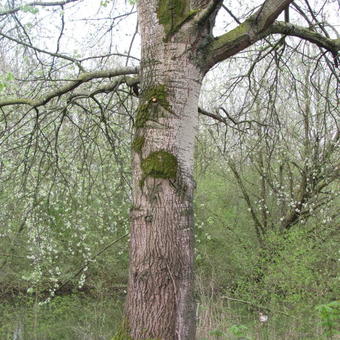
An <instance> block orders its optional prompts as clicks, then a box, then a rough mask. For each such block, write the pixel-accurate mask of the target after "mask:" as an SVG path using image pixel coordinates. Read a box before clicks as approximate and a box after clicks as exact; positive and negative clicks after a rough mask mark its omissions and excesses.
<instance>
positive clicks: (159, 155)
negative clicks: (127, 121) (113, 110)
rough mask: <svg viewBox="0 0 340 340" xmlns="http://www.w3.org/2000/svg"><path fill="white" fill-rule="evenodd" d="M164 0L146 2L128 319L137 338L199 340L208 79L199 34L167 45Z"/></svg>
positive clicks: (143, 5)
mask: <svg viewBox="0 0 340 340" xmlns="http://www.w3.org/2000/svg"><path fill="white" fill-rule="evenodd" d="M158 10H159V9H158V5H157V1H140V2H139V18H140V21H139V25H140V26H139V27H140V30H141V36H142V65H141V81H142V82H141V88H142V92H141V97H140V104H139V109H138V112H137V115H136V120H135V126H136V131H135V136H134V141H133V147H132V148H133V178H134V182H133V188H134V196H133V210H132V212H131V214H132V216H131V219H132V225H131V244H130V272H129V288H128V299H127V307H126V313H127V319H128V327H129V330H130V334H131V336H132V338H133V339H162V340H176V339H177V340H192V339H194V338H195V304H194V299H193V281H194V280H193V256H194V254H193V252H194V245H193V240H194V234H193V232H194V231H193V228H194V222H193V207H192V201H193V190H194V181H193V177H192V174H193V152H194V139H195V133H196V126H197V112H198V110H197V109H198V97H199V92H200V87H201V81H202V78H203V73H202V72H201V70H200V69H199V67H198V66H197V65H196V64H195V62H194V60H195V58H196V56H195V54H194V53H195V51H194V50H193V46H194V44H195V40H196V39H197V35H196V36H195V34H189V33H188V34H182V35H181V36H180V37H177V39H175V38H174V39H170V40H167V38H166V32H165V30H164V27H163V25H161V24H159V15H157V11H158Z"/></svg>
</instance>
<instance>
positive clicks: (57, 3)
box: [0, 0, 79, 16]
mask: <svg viewBox="0 0 340 340" xmlns="http://www.w3.org/2000/svg"><path fill="white" fill-rule="evenodd" d="M77 1H79V0H65V1H52V2H38V1H33V2H30V3H28V4H26V5H25V7H27V6H32V7H35V6H39V7H52V6H64V5H67V4H69V3H71V2H77ZM22 8H23V6H18V7H15V8H12V9H9V10H7V11H4V12H0V16H3V15H9V14H13V13H16V12H18V11H20V10H22Z"/></svg>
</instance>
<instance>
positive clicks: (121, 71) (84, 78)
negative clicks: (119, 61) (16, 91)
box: [0, 67, 139, 107]
mask: <svg viewBox="0 0 340 340" xmlns="http://www.w3.org/2000/svg"><path fill="white" fill-rule="evenodd" d="M138 72H139V68H138V67H123V68H117V69H113V70H106V71H96V72H88V73H83V74H81V75H80V76H79V77H78V78H77V79H75V80H73V81H71V82H70V83H69V84H67V85H65V86H63V87H61V88H58V89H57V90H55V91H52V92H50V93H48V94H46V95H45V96H44V97H43V98H41V99H38V100H32V99H29V98H13V99H7V100H3V101H0V107H4V106H8V105H15V104H25V105H30V106H32V107H39V106H42V105H45V104H47V103H48V102H49V101H50V100H51V99H53V98H56V97H60V96H62V95H63V94H65V93H68V92H70V91H72V90H74V89H76V88H77V87H78V86H80V85H82V84H84V83H86V82H88V81H91V80H92V79H98V78H111V77H117V76H123V75H128V74H138Z"/></svg>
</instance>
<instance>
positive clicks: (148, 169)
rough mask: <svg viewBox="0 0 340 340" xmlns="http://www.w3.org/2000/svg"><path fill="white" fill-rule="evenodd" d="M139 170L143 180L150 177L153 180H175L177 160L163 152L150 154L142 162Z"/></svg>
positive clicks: (170, 154)
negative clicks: (141, 171) (141, 172)
mask: <svg viewBox="0 0 340 340" xmlns="http://www.w3.org/2000/svg"><path fill="white" fill-rule="evenodd" d="M141 168H142V170H143V175H144V178H146V177H148V176H150V177H154V178H164V179H172V178H176V175H177V168H178V162H177V158H176V157H175V156H174V155H173V154H172V153H170V152H167V151H165V150H160V151H155V152H152V153H150V155H149V156H148V157H146V158H145V159H143V160H142V162H141Z"/></svg>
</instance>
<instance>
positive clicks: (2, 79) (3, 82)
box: [0, 72, 14, 92]
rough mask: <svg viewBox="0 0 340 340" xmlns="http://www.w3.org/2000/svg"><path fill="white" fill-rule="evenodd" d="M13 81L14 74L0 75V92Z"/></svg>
mask: <svg viewBox="0 0 340 340" xmlns="http://www.w3.org/2000/svg"><path fill="white" fill-rule="evenodd" d="M12 80H14V75H13V73H12V72H8V73H6V74H2V75H0V92H1V91H3V90H4V89H5V88H6V87H7V86H8V84H9V82H11V81H12Z"/></svg>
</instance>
